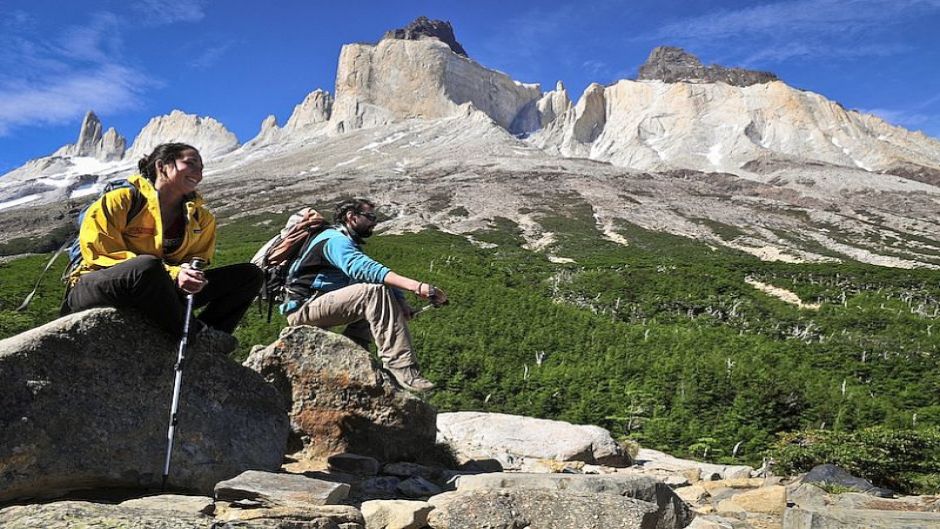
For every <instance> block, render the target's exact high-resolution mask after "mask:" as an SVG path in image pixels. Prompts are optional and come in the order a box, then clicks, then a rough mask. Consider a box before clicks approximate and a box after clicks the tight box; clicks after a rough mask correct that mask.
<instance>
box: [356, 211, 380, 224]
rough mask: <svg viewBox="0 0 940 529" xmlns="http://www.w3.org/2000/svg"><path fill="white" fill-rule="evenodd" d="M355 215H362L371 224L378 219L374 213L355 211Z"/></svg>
mask: <svg viewBox="0 0 940 529" xmlns="http://www.w3.org/2000/svg"><path fill="white" fill-rule="evenodd" d="M356 215H362V216H363V217H365V218H367V219H369V220H370V221H372V222H375V221H376V220H377V219H378V217H376V216H375V213H372V212H368V211H357V212H356Z"/></svg>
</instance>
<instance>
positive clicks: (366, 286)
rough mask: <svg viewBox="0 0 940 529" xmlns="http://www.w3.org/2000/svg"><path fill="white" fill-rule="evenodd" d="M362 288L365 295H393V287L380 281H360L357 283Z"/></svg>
mask: <svg viewBox="0 0 940 529" xmlns="http://www.w3.org/2000/svg"><path fill="white" fill-rule="evenodd" d="M356 286H357V287H358V288H360V289H361V291H362V293H363V295H364V296H368V297H387V296H393V295H394V294H392V288H391V287H389V286H386V285H382V284H378V283H360V284H358V285H356Z"/></svg>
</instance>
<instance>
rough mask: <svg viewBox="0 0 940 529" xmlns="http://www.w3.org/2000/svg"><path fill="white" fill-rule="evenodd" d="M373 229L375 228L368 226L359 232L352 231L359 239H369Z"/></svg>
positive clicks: (356, 230)
mask: <svg viewBox="0 0 940 529" xmlns="http://www.w3.org/2000/svg"><path fill="white" fill-rule="evenodd" d="M374 229H375V226H368V227H366V228H363V229H361V230H358V229H353V231H354V232H356V235H358V236H359V237H360V238H362V239H368V238H369V237H371V236H372V231H373V230H374Z"/></svg>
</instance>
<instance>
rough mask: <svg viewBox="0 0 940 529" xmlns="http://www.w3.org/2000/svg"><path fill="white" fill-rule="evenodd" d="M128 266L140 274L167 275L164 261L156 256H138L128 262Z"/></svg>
mask: <svg viewBox="0 0 940 529" xmlns="http://www.w3.org/2000/svg"><path fill="white" fill-rule="evenodd" d="M127 266H129V267H131V268H133V269H134V270H136V271H137V272H138V273H140V274H144V275H148V276H149V275H153V274H156V273H163V274H165V273H167V272H166V267H165V266H164V265H163V260H162V259H160V258H159V257H157V256H155V255H138V256H137V257H135V258H133V259H131V260H130V261H128V262H127Z"/></svg>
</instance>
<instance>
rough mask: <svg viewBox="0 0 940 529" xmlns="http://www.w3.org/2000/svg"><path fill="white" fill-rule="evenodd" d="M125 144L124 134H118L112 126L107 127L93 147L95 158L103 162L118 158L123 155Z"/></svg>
mask: <svg viewBox="0 0 940 529" xmlns="http://www.w3.org/2000/svg"><path fill="white" fill-rule="evenodd" d="M126 144H127V140H125V139H124V136H121V135H120V134H118V133H117V131H116V130H114V127H109V128H108V130H107V131H105V133H104V136H102V137H101V141H99V142H98V145H97V147H96V148H95V158H98V159H99V160H101V161H103V162H111V161H115V160H120V159H121V158H123V157H124V151H125V147H126Z"/></svg>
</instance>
